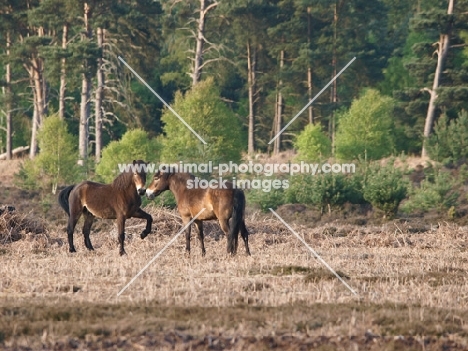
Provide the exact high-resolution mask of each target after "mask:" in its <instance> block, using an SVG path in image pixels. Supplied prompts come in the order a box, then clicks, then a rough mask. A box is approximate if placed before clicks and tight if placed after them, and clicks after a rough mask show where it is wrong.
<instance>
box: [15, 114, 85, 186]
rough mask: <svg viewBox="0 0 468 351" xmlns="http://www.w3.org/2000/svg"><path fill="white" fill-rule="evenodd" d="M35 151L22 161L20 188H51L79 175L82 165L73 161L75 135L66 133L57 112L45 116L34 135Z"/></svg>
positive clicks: (79, 176) (65, 127) (68, 182)
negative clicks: (31, 157) (31, 155)
mask: <svg viewBox="0 0 468 351" xmlns="http://www.w3.org/2000/svg"><path fill="white" fill-rule="evenodd" d="M37 138H38V144H39V150H40V153H39V155H38V156H37V157H36V158H35V159H34V160H28V161H26V162H25V163H24V164H23V165H22V167H21V169H20V171H19V173H18V184H19V185H20V186H21V187H23V188H28V189H34V188H40V189H42V190H46V189H51V190H52V192H54V193H55V190H56V189H57V186H58V185H65V184H70V183H73V182H75V181H76V180H78V179H80V178H81V172H82V167H80V166H78V165H77V159H78V152H77V149H76V144H77V141H76V140H75V137H74V136H73V135H71V134H70V133H68V131H67V125H66V123H65V121H63V120H61V119H60V118H59V117H58V116H57V115H52V116H50V117H47V118H46V119H45V120H44V122H43V124H42V126H41V128H40V129H39V132H38V135H37Z"/></svg>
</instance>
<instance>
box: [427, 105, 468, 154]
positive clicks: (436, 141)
mask: <svg viewBox="0 0 468 351" xmlns="http://www.w3.org/2000/svg"><path fill="white" fill-rule="evenodd" d="M427 150H428V152H429V155H430V157H431V158H432V159H433V160H436V161H439V162H446V163H450V162H457V161H459V160H461V159H466V158H468V113H467V111H462V112H461V113H460V115H459V117H458V118H457V119H455V120H452V121H450V122H449V121H448V120H447V116H446V115H443V116H442V117H441V118H440V119H439V121H438V123H437V124H436V125H435V127H434V133H433V134H432V135H431V136H430V137H429V139H428V141H427Z"/></svg>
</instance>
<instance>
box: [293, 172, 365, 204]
mask: <svg viewBox="0 0 468 351" xmlns="http://www.w3.org/2000/svg"><path fill="white" fill-rule="evenodd" d="M361 184H362V183H361V177H360V176H359V175H355V174H348V175H345V174H341V173H321V174H318V175H315V176H313V175H310V174H301V175H296V176H292V177H291V178H290V186H289V188H288V189H287V192H286V195H287V202H290V203H302V204H311V205H314V206H316V207H318V208H320V209H321V210H322V211H323V210H324V208H325V207H328V208H329V209H331V208H332V207H340V206H342V205H343V204H344V203H345V202H351V203H364V200H363V197H362V185H361Z"/></svg>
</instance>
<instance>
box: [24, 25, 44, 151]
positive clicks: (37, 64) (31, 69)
mask: <svg viewBox="0 0 468 351" xmlns="http://www.w3.org/2000/svg"><path fill="white" fill-rule="evenodd" d="M37 35H38V37H42V36H44V28H42V27H39V28H38V30H37ZM26 70H27V71H28V73H29V77H30V80H31V86H32V90H33V97H34V113H33V119H32V129H31V147H30V149H29V158H31V159H33V158H34V157H36V154H37V152H38V144H37V132H38V130H39V128H40V126H41V124H42V121H43V120H44V116H45V114H46V112H47V110H46V102H47V98H46V94H47V89H46V86H47V85H46V83H45V79H44V61H43V59H42V58H40V57H39V56H38V55H37V54H33V57H32V58H31V60H30V63H29V65H26Z"/></svg>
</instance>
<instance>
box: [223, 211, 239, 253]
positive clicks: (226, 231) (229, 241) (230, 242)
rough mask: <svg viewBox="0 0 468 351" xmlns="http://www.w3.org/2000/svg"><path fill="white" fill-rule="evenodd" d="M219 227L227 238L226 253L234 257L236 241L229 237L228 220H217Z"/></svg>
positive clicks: (233, 237) (234, 238)
mask: <svg viewBox="0 0 468 351" xmlns="http://www.w3.org/2000/svg"><path fill="white" fill-rule="evenodd" d="M219 225H220V227H221V229H222V231H223V232H224V234H226V238H227V252H228V254H231V255H235V254H236V252H237V240H236V237H235V235H233V236H231V234H230V228H229V220H228V219H219Z"/></svg>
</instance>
